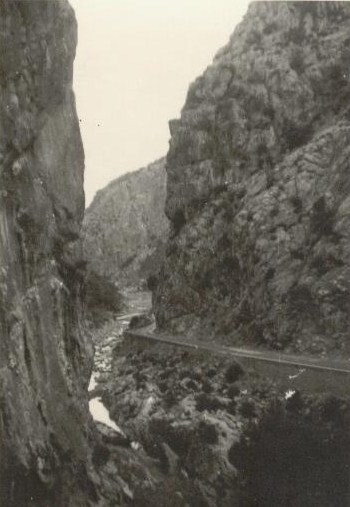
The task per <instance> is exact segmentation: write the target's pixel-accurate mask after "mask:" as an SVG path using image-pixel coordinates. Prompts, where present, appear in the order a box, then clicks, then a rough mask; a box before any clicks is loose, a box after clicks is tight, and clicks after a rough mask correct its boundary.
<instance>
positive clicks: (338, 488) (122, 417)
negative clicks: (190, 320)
mask: <svg viewBox="0 0 350 507" xmlns="http://www.w3.org/2000/svg"><path fill="white" fill-rule="evenodd" d="M129 296H130V298H129V301H132V304H133V307H130V306H129V307H128V308H127V309H126V310H125V313H124V316H118V317H116V318H115V319H114V321H113V322H112V321H111V322H109V323H108V324H106V325H105V326H104V327H103V328H101V329H100V330H99V331H98V334H97V335H96V337H95V341H96V364H95V373H94V380H95V381H96V385H95V386H94V390H93V391H92V393H93V396H94V398H95V399H96V398H97V397H98V399H99V400H100V403H103V405H102V406H103V407H104V409H105V410H106V414H107V416H108V418H110V422H108V421H103V422H105V424H107V425H109V426H110V427H113V425H117V426H118V427H119V428H120V429H121V431H122V433H123V434H124V440H120V441H119V444H120V443H123V445H124V446H125V445H126V447H129V448H130V449H131V450H132V453H133V454H132V455H131V456H133V457H132V458H131V462H132V463H133V466H132V467H131V469H132V471H130V470H129V471H127V476H128V477H130V480H129V481H127V484H128V486H127V487H128V488H129V489H130V502H131V504H132V505H140V506H141V505H142V506H146V507H147V506H148V505H149V506H151V505H152V506H153V505H155V504H157V505H161V506H164V507H168V506H213V507H214V506H223V507H226V506H230V507H231V506H235V505H237V506H240V507H245V506H248V505H249V506H251V505H259V506H260V505H262V506H265V505H266V506H269V507H271V506H275V505H276V507H277V505H282V504H283V499H282V497H281V495H282V496H283V495H285V498H287V499H288V501H289V500H292V499H293V502H294V503H293V505H295V506H297V507H305V506H306V507H313V506H315V505H318V506H322V507H326V506H327V507H329V506H334V507H338V506H339V505H343V504H344V505H346V503H343V504H342V503H339V502H344V499H345V498H346V495H347V494H348V486H347V482H346V477H347V468H346V467H347V466H348V464H349V456H350V440H349V433H348V429H347V428H348V427H349V425H347V421H350V409H349V404H348V403H347V402H345V401H344V400H341V399H338V398H335V397H331V396H327V395H324V396H314V395H312V393H306V394H301V393H299V392H297V391H286V390H285V388H283V386H282V385H280V384H278V382H273V381H271V380H269V379H268V378H263V377H262V376H257V375H256V374H254V373H253V372H252V371H249V370H246V371H245V370H243V368H242V367H241V366H240V365H239V364H238V363H237V362H235V361H234V360H232V359H230V358H225V357H220V356H215V355H209V354H208V353H204V352H202V351H199V350H191V351H189V350H183V349H182V348H178V347H175V346H170V345H165V344H153V345H151V344H150V343H148V342H143V341H142V340H130V339H123V337H122V332H123V330H124V329H125V327H126V326H127V325H128V321H129V319H130V315H132V314H134V313H136V310H138V309H141V308H142V309H143V310H145V309H147V308H148V306H147V305H148V302H149V299H147V298H145V297H144V295H141V294H137V295H136V294H135V293H133V294H130V295H129ZM146 302H147V303H146ZM126 312H128V313H126ZM127 315H129V317H127ZM271 428H274V430H273V431H272V430H271ZM99 429H100V431H101V427H100V428H99ZM114 429H116V427H114ZM104 431H106V430H104ZM107 433H108V432H107ZM111 435H113V433H112V434H111V433H109V437H108V438H109V439H110V438H111ZM108 438H107V440H108ZM117 440H118V439H117ZM131 442H134V444H131ZM135 442H137V444H136V445H135ZM279 449H282V450H283V452H279ZM123 452H126V450H125V451H123ZM271 452H272V454H273V455H274V456H275V458H272V457H271V456H270V454H271ZM305 453H306V454H307V455H308V459H306V457H307V456H306V454H305ZM325 455H332V456H334V458H332V460H331V461H329V460H328V459H327V460H325V459H324V456H325ZM128 456H129V458H128V459H129V461H130V455H128ZM287 458H288V459H289V462H288V463H282V461H283V460H286V459H287ZM118 459H119V460H120V459H121V458H120V455H119V457H118ZM139 460H146V462H147V467H148V469H149V473H150V477H151V479H149V480H150V482H147V481H146V482H140V481H136V482H135V484H134V482H133V481H134V474H135V473H136V472H135V467H136V468H137V469H141V468H142V467H141V465H140V463H139ZM310 460H311V461H310ZM123 463H124V461H123ZM253 463H255V465H254V466H252V464H253ZM310 463H311V466H310ZM124 465H125V463H124ZM124 465H123V466H124ZM138 467H139V468H138ZM140 467H141V468H140ZM300 470H304V476H303V477H301V475H300ZM288 474H289V476H290V477H293V480H292V482H293V485H294V486H293V488H292V489H291V488H290V486H288V481H287V477H288ZM260 475H261V476H263V477H264V480H262V481H260V480H258V478H259V476H260ZM314 477H316V478H320V477H324V481H323V484H324V485H326V484H334V491H333V493H332V494H331V492H329V491H328V490H327V488H326V486H322V484H320V483H319V482H317V480H318V479H317V480H315V479H314ZM279 481H282V482H283V486H282V487H278V488H277V487H276V484H277V483H278V482H279ZM305 481H306V482H305ZM266 484H269V485H270V487H271V491H270V492H266V491H265V490H264V488H265V486H264V485H266ZM305 484H308V487H307V488H306V487H305ZM128 491H129V490H128V489H127V492H128ZM305 491H308V493H307V495H306V493H305ZM305 495H306V496H305ZM126 496H127V495H126ZM254 498H255V500H254ZM256 499H259V502H260V503H256V501H257V500H256ZM254 501H255V503H254ZM315 502H316V503H315ZM336 502H338V503H336Z"/></svg>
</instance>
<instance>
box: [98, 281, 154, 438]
mask: <svg viewBox="0 0 350 507" xmlns="http://www.w3.org/2000/svg"><path fill="white" fill-rule="evenodd" d="M123 297H124V308H123V311H122V313H120V314H117V315H116V317H115V318H114V319H111V320H109V321H108V322H106V323H105V324H104V325H103V326H102V327H101V328H99V329H96V330H94V335H93V340H94V345H95V356H94V367H93V372H92V375H91V379H90V384H89V393H90V395H91V396H92V397H91V399H90V401H89V408H90V413H91V415H92V417H93V419H94V420H95V421H96V422H100V423H103V424H105V425H106V426H108V427H109V428H111V429H113V430H114V431H117V432H119V433H123V432H122V430H121V429H120V428H119V426H118V425H117V424H116V423H115V422H114V421H113V420H112V419H111V417H110V414H109V411H108V409H107V408H106V407H105V405H104V404H103V402H102V393H103V386H104V385H105V383H106V381H107V379H108V375H109V374H110V373H111V365H112V355H113V349H114V347H115V346H116V345H117V344H118V343H120V342H121V341H122V340H123V339H124V338H123V333H124V331H125V330H126V329H127V328H128V326H129V323H130V320H131V319H132V317H134V316H135V315H140V314H144V313H148V312H149V311H150V310H151V293H150V292H147V291H137V290H136V289H125V291H124V292H123ZM95 394H96V395H95Z"/></svg>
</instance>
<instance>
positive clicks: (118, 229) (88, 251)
mask: <svg viewBox="0 0 350 507" xmlns="http://www.w3.org/2000/svg"><path fill="white" fill-rule="evenodd" d="M165 194H166V172H165V160H164V159H160V160H158V161H157V162H154V163H153V164H150V165H149V166H147V167H145V168H143V169H140V170H139V171H136V172H132V173H129V174H126V175H124V176H121V177H120V178H117V179H116V180H114V181H112V182H111V183H110V184H109V185H107V187H105V188H104V189H102V190H100V191H99V192H97V194H96V197H95V199H94V200H93V202H92V204H91V205H90V206H89V208H88V209H87V211H86V216H85V219H84V227H83V233H84V252H85V255H86V258H87V259H88V261H89V265H90V269H92V270H93V271H95V272H96V273H98V274H99V275H102V276H105V277H107V278H108V279H110V280H113V281H116V282H118V284H119V285H137V284H138V283H140V280H142V279H143V280H144V279H146V278H147V277H148V276H150V275H152V274H154V273H156V272H157V271H158V268H159V264H160V259H161V258H162V256H163V250H164V244H165V241H166V238H167V233H168V220H167V218H166V216H165V214H164V205H165Z"/></svg>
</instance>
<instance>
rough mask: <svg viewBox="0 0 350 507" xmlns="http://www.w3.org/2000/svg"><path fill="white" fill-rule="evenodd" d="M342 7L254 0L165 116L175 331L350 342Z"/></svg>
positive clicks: (163, 281)
mask: <svg viewBox="0 0 350 507" xmlns="http://www.w3.org/2000/svg"><path fill="white" fill-rule="evenodd" d="M349 18H350V6H349V4H347V3H346V2H271V3H269V2H256V3H253V4H252V5H251V6H250V8H249V12H248V14H247V15H246V17H245V18H244V20H243V22H242V23H241V24H240V25H239V26H238V27H237V29H236V30H235V32H234V34H233V36H232V38H231V40H230V42H229V44H228V45H227V46H226V47H224V48H223V49H222V50H221V51H220V52H219V53H218V54H217V56H216V58H215V60H214V63H213V64H212V65H211V66H210V67H209V68H208V69H207V70H206V72H205V73H204V74H203V75H202V76H201V77H199V78H198V79H197V80H196V81H195V83H193V84H192V86H191V87H190V90H189V93H188V97H187V101H186V104H185V106H184V108H183V111H182V114H181V119H180V120H174V121H172V122H170V130H171V134H172V137H171V144H170V150H169V153H168V157H167V174H168V187H167V200H166V213H167V215H168V217H169V219H170V220H171V228H172V238H171V239H170V241H169V242H168V245H167V250H166V258H165V263H164V266H163V270H162V274H161V276H160V280H159V284H158V287H157V289H156V290H155V293H154V301H155V313H156V318H157V322H158V326H159V327H160V328H161V329H170V330H172V331H173V332H190V331H194V332H196V333H197V334H202V335H203V336H204V337H206V338H208V337H214V336H215V337H216V339H218V337H222V338H223V337H226V338H225V339H227V341H229V342H235V343H242V342H244V343H245V344H247V343H248V344H249V343H250V344H252V345H253V346H256V344H257V343H258V344H263V345H264V346H268V347H273V348H285V349H294V350H298V351H305V352H311V353H316V354H325V353H328V354H331V353H332V354H340V355H342V356H344V354H346V355H348V354H349V352H350V351H349V344H350V340H349V324H350V322H349V318H350V317H349V316H350V312H349V310H350V307H349V304H350V297H349V296H350V293H349V291H350V267H349V259H348V252H349V248H350V236H349V230H350V229H349V226H350V200H349V190H350V188H349V181H350V180H349V140H350V119H349V118H350V117H349V100H350V75H349V64H350V49H349V48H350V29H349Z"/></svg>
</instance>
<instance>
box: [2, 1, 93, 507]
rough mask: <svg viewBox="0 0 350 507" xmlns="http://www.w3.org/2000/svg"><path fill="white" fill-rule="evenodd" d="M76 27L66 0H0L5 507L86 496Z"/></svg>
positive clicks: (88, 351) (72, 501)
mask: <svg viewBox="0 0 350 507" xmlns="http://www.w3.org/2000/svg"><path fill="white" fill-rule="evenodd" d="M76 33H77V29H76V21H75V17H74V13H73V11H72V9H71V8H70V6H69V5H68V3H67V2H66V0H50V1H45V0H44V1H40V2H37V1H16V0H2V1H1V3H0V51H1V56H0V189H1V190H0V505H4V506H5V505H6V507H11V506H16V507H18V506H22V505H23V506H27V505H33V506H35V507H37V506H39V507H40V506H45V507H47V506H48V505H50V507H51V506H63V505H65V506H70V505H71V506H76V505H84V506H86V505H87V504H88V502H87V497H86V496H85V495H86V493H87V491H88V484H87V483H86V482H85V481H86V477H87V473H86V464H87V462H88V448H87V434H88V421H89V418H88V403H87V382H88V378H89V373H90V367H91V361H92V347H91V345H90V342H89V341H88V339H87V338H86V337H85V335H84V333H83V329H82V309H81V291H82V283H83V272H82V271H81V270H80V268H81V258H82V249H81V243H80V239H79V231H80V225H81V221H82V218H83V212H84V193H83V169H84V153H83V148H82V142H81V138H80V132H79V122H78V120H77V116H76V111H75V100H74V95H73V92H72V72H73V60H74V55H75V46H76ZM83 489H85V491H84V497H85V499H84V500H81V502H80V500H79V499H78V497H79V495H80V493H79V491H80V492H81V491H82V490H83Z"/></svg>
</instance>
